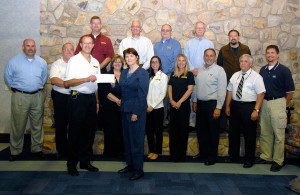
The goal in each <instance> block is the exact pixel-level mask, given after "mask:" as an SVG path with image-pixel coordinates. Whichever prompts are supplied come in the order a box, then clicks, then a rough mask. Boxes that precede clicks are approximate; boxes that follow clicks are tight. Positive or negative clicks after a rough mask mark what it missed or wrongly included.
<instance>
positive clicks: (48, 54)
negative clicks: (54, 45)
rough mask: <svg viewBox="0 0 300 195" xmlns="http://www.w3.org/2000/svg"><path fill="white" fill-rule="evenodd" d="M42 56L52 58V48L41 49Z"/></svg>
mask: <svg viewBox="0 0 300 195" xmlns="http://www.w3.org/2000/svg"><path fill="white" fill-rule="evenodd" d="M40 55H41V56H50V47H43V46H42V47H41V48H40Z"/></svg>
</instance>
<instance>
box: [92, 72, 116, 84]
mask: <svg viewBox="0 0 300 195" xmlns="http://www.w3.org/2000/svg"><path fill="white" fill-rule="evenodd" d="M95 76H96V77H97V80H96V83H115V75H114V74H96V75H95Z"/></svg>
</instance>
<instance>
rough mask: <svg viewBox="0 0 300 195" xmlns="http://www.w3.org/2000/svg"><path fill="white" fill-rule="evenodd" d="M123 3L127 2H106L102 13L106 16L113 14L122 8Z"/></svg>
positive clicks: (112, 0)
mask: <svg viewBox="0 0 300 195" xmlns="http://www.w3.org/2000/svg"><path fill="white" fill-rule="evenodd" d="M125 3H127V0H125V1H123V0H107V1H106V3H105V4H104V12H106V13H108V14H113V13H115V12H116V11H117V10H118V9H120V8H122V7H123V6H124V5H125Z"/></svg>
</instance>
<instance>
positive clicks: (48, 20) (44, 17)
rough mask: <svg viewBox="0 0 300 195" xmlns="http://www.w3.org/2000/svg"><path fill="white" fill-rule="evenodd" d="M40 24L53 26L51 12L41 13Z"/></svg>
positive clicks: (53, 18)
mask: <svg viewBox="0 0 300 195" xmlns="http://www.w3.org/2000/svg"><path fill="white" fill-rule="evenodd" d="M40 16H41V17H40V18H41V24H55V23H56V20H55V17H54V15H53V14H52V13H51V12H41V15H40Z"/></svg>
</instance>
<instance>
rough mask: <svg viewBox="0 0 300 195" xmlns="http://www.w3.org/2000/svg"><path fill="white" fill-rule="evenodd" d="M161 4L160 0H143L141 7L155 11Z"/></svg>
mask: <svg viewBox="0 0 300 195" xmlns="http://www.w3.org/2000/svg"><path fill="white" fill-rule="evenodd" d="M161 5H162V0H144V1H143V4H142V7H145V8H149V9H152V10H155V11H157V10H158V9H159V8H160V7H161Z"/></svg>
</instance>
